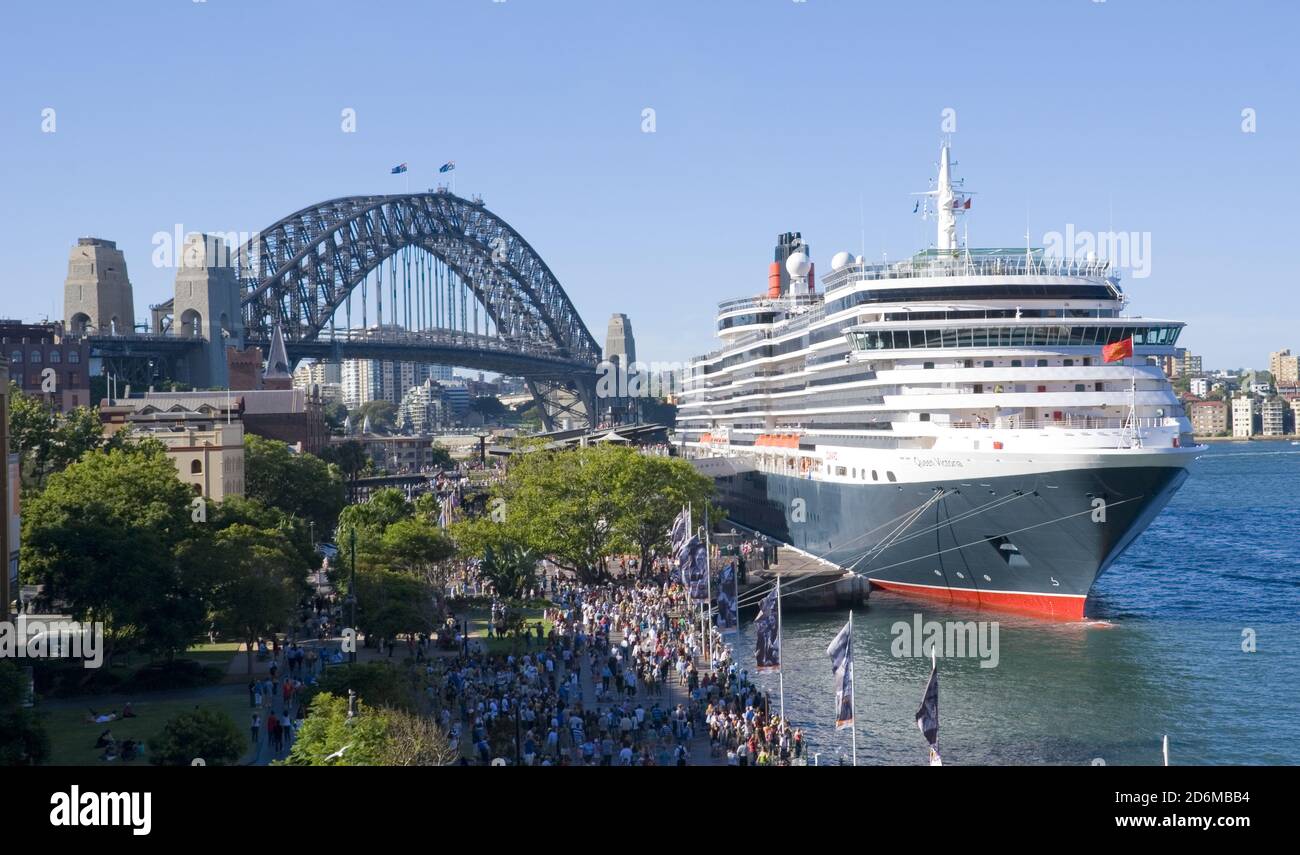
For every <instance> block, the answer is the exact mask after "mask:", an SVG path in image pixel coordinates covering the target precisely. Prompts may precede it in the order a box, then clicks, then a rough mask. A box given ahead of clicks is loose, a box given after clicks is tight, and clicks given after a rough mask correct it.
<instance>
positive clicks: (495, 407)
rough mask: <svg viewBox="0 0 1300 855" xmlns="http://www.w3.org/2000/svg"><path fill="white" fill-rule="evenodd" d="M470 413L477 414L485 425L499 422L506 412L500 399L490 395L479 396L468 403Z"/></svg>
mask: <svg viewBox="0 0 1300 855" xmlns="http://www.w3.org/2000/svg"><path fill="white" fill-rule="evenodd" d="M469 409H470V412H474V413H478V414H479V415H480V416H482V417H483V421H484V422H485V423H491V422H493V421H494V420H495V421H500V420H501V419H502V418H503V417H504V416H505V415H506V413H507V412H508V411H507V409H506V405H505V404H503V403H501V399H500V398H497V397H495V396H492V395H481V396H479V397H477V398H473V399H472V400H470V402H469Z"/></svg>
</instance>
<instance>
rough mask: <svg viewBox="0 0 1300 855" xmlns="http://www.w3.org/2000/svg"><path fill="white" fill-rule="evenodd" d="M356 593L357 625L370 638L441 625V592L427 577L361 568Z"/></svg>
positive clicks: (430, 628)
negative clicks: (438, 601) (438, 594)
mask: <svg viewBox="0 0 1300 855" xmlns="http://www.w3.org/2000/svg"><path fill="white" fill-rule="evenodd" d="M348 593H349V594H351V591H349V592H348ZM356 593H357V629H358V630H360V631H361V632H363V633H364V634H365V636H366V638H367V639H370V638H393V637H395V636H397V635H398V634H400V633H416V632H424V633H428V632H432V631H433V629H434V627H435V626H436V625H437V622H438V617H439V614H440V612H439V610H438V608H437V607H436V597H437V592H436V591H435V590H434V588H433V586H431V585H430V584H429V583H428V582H427V581H425V580H424V579H420V578H415V577H412V576H408V575H407V574H405V573H398V572H395V571H393V570H384V569H382V568H370V569H366V570H358V571H357V591H356ZM331 670H334V669H331Z"/></svg>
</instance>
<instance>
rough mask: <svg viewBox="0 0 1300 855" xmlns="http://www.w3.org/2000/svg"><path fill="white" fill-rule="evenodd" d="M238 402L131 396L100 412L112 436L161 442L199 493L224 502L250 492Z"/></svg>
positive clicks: (181, 474)
mask: <svg viewBox="0 0 1300 855" xmlns="http://www.w3.org/2000/svg"><path fill="white" fill-rule="evenodd" d="M227 400H229V403H227ZM238 401H239V399H237V398H236V399H227V398H226V397H225V396H222V398H221V399H219V400H217V401H216V403H215V404H214V403H212V402H209V401H203V402H201V403H194V402H190V401H184V402H183V401H180V400H172V399H169V400H166V401H157V400H154V401H148V400H146V399H143V398H128V399H122V400H115V401H113V402H111V403H110V402H108V401H105V402H104V403H103V404H101V406H100V410H99V413H100V420H101V421H102V422H103V424H104V434H105V435H106V436H112V435H114V434H116V433H119V432H122V431H125V432H126V433H127V434H128V435H129V436H130V438H131V439H132V440H135V441H138V440H141V439H154V440H157V441H158V442H160V443H161V444H162V446H163V447H164V448H165V449H166V451H167V458H168V459H169V460H170V461H171V462H172V465H174V466H175V467H176V475H177V477H178V478H180V480H181V481H182V482H183V483H185V484H189V485H190V487H191V488H192V489H193V490H194V493H195V495H199V496H204V497H206V498H208V499H213V500H214V501H221V500H223V499H225V498H226V497H227V496H242V495H244V424H243V422H242V421H240V419H239V413H238V412H237V410H238V409H239V405H238V404H237V402H238Z"/></svg>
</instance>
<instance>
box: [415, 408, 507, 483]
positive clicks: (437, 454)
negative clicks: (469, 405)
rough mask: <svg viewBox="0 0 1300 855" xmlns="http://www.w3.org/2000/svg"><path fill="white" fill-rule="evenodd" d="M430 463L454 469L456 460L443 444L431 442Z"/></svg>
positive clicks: (441, 467) (434, 465)
mask: <svg viewBox="0 0 1300 855" xmlns="http://www.w3.org/2000/svg"><path fill="white" fill-rule="evenodd" d="M494 400H495V399H494ZM430 465H432V466H433V467H434V468H435V469H454V468H456V461H455V460H454V459H453V458H452V456H451V452H450V451H448V450H447V448H446V447H445V446H442V445H439V444H438V443H436V442H435V443H434V444H433V451H432V452H431V457H430Z"/></svg>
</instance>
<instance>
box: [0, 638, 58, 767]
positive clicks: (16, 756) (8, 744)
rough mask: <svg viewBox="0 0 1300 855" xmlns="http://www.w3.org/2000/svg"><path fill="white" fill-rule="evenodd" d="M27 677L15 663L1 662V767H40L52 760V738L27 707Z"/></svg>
mask: <svg viewBox="0 0 1300 855" xmlns="http://www.w3.org/2000/svg"><path fill="white" fill-rule="evenodd" d="M26 694H27V676H26V675H25V674H24V673H23V671H22V669H20V668H19V667H18V666H17V665H15V664H14V663H12V662H0V766H37V765H40V764H41V763H44V762H46V761H47V760H49V759H50V737H49V735H48V734H47V733H46V732H45V727H44V725H42V724H41V722H40V719H38V718H37V717H36V715H35V713H33V712H32V711H31V710H30V709H27V708H26V707H24V706H23V698H24V697H25V696H26Z"/></svg>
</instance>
